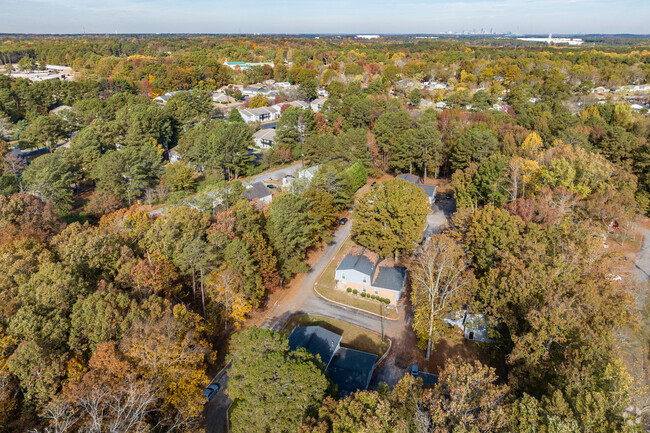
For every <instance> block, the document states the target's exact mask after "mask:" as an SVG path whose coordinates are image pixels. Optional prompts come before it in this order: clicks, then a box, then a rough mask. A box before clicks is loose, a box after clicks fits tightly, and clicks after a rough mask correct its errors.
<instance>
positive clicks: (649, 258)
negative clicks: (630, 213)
mask: <svg viewBox="0 0 650 433" xmlns="http://www.w3.org/2000/svg"><path fill="white" fill-rule="evenodd" d="M639 230H641V233H643V244H642V245H641V250H640V251H639V253H638V254H637V255H636V262H635V263H634V271H635V273H636V276H637V278H638V279H639V281H650V230H646V229H644V228H641V227H639Z"/></svg>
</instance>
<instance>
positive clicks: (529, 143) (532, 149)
mask: <svg viewBox="0 0 650 433" xmlns="http://www.w3.org/2000/svg"><path fill="white" fill-rule="evenodd" d="M543 146H544V143H543V142H542V137H540V136H539V134H537V133H536V132H531V133H530V134H528V137H526V139H525V140H524V142H523V143H521V148H522V149H523V150H524V151H525V152H526V154H527V155H529V156H532V157H534V158H535V159H537V155H538V154H539V151H540V150H541V149H542V147H543Z"/></svg>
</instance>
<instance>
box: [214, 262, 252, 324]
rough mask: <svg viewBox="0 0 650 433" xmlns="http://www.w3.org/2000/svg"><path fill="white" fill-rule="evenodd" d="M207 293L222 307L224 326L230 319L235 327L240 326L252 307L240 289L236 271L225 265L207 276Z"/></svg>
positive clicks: (240, 285) (239, 280) (239, 279)
mask: <svg viewBox="0 0 650 433" xmlns="http://www.w3.org/2000/svg"><path fill="white" fill-rule="evenodd" d="M208 295H209V296H210V297H211V298H212V300H213V301H214V302H215V303H216V304H218V305H219V306H221V308H222V309H223V313H222V316H223V318H224V323H225V325H226V327H228V325H229V323H230V321H232V324H234V326H235V327H239V326H241V324H242V323H243V322H244V321H245V320H246V315H247V314H248V313H250V312H251V309H252V308H253V307H252V305H251V303H250V301H249V300H248V299H247V298H246V295H245V293H243V291H242V281H241V278H240V277H239V275H238V274H237V272H235V271H233V270H231V269H228V268H225V267H222V268H221V269H219V270H217V271H215V272H212V273H211V274H210V275H209V276H208Z"/></svg>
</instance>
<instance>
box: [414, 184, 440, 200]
mask: <svg viewBox="0 0 650 433" xmlns="http://www.w3.org/2000/svg"><path fill="white" fill-rule="evenodd" d="M418 186H419V187H420V188H422V190H424V193H425V194H426V195H427V196H428V197H434V196H435V195H436V189H437V187H436V186H433V185H418Z"/></svg>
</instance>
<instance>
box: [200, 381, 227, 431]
mask: <svg viewBox="0 0 650 433" xmlns="http://www.w3.org/2000/svg"><path fill="white" fill-rule="evenodd" d="M214 381H215V382H217V383H218V384H219V391H217V393H216V394H215V395H214V396H213V397H212V400H210V401H209V402H208V403H207V404H206V405H205V409H204V410H205V422H206V428H205V431H206V433H225V432H227V431H228V425H227V424H228V421H227V417H226V414H227V413H228V408H229V407H230V403H232V401H231V400H230V398H229V397H228V394H226V392H225V390H226V389H227V388H228V372H227V371H222V372H221V373H220V375H219V376H217V377H216V378H215V379H214Z"/></svg>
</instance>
